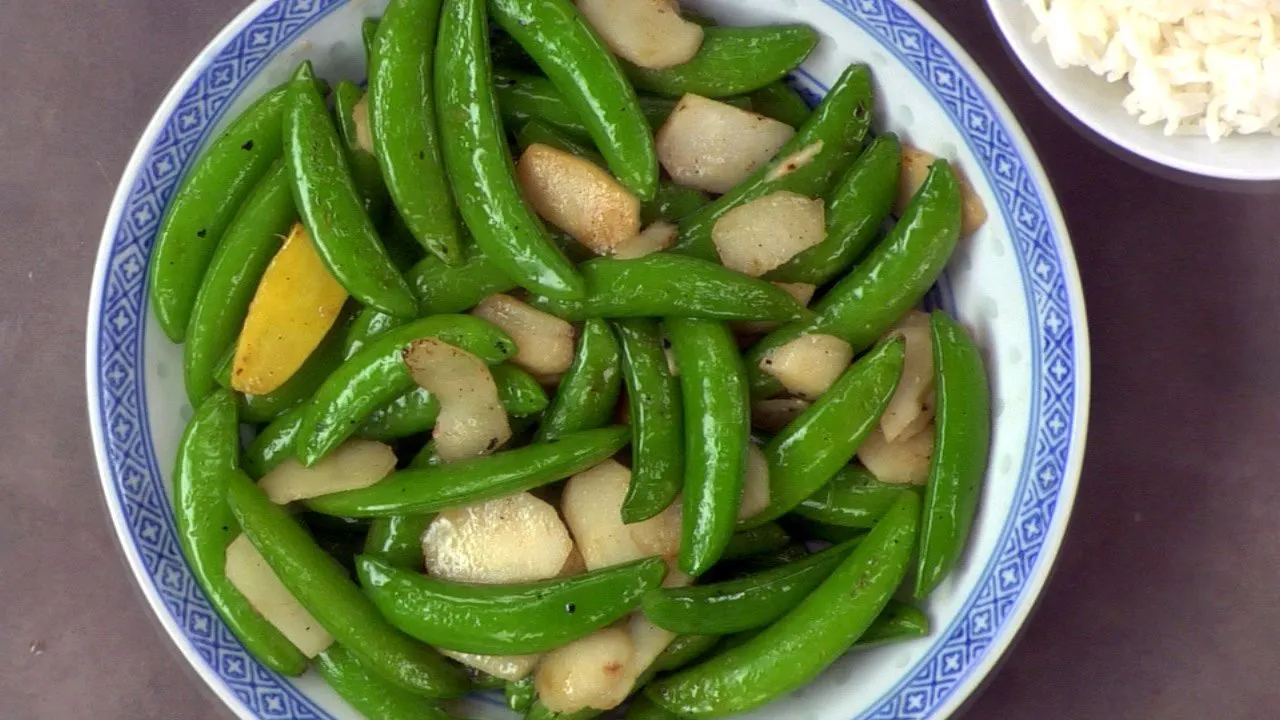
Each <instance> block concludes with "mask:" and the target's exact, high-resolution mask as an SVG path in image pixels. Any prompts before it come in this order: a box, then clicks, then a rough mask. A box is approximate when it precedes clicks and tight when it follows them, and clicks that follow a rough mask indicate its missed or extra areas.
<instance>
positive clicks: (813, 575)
mask: <svg viewBox="0 0 1280 720" xmlns="http://www.w3.org/2000/svg"><path fill="white" fill-rule="evenodd" d="M859 541H860V539H859V540H850V541H847V542H844V543H841V544H839V545H834V546H832V547H829V548H827V549H826V550H823V551H822V552H819V553H816V554H813V555H810V556H808V557H806V558H804V559H803V560H799V561H797V562H794V563H791V564H789V565H783V566H782V567H780V568H776V569H774V570H766V571H765V572H762V573H757V574H754V575H748V576H747V577H744V578H740V579H736V580H727V581H725V582H719V583H712V584H710V585H692V586H689V587H681V588H661V589H658V590H651V591H649V592H648V593H646V594H645V596H644V615H645V617H647V618H649V619H650V620H651V621H653V623H654V624H655V625H657V626H658V627H661V628H665V629H667V630H670V631H671V632H676V633H684V634H688V635H730V634H732V633H737V632H742V631H744V630H751V629H754V628H758V627H764V626H765V625H768V624H769V623H772V622H773V621H774V620H777V619H778V618H780V617H782V616H783V615H785V614H787V612H789V611H790V610H791V609H792V608H794V607H795V606H796V605H799V604H800V601H801V600H803V599H804V598H805V596H806V595H808V594H809V592H810V591H812V590H813V589H814V588H816V587H818V585H820V584H821V583H822V581H823V580H826V579H827V576H828V575H830V574H831V573H832V572H833V571H834V570H835V569H836V566H837V565H839V564H840V562H841V561H843V560H844V559H845V557H846V556H847V555H848V554H849V552H850V551H851V550H852V549H853V548H854V547H855V546H857V544H858V542H859Z"/></svg>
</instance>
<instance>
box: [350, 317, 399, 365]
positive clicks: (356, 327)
mask: <svg viewBox="0 0 1280 720" xmlns="http://www.w3.org/2000/svg"><path fill="white" fill-rule="evenodd" d="M407 322H409V321H408V320H406V319H404V318H398V317H394V316H392V315H388V314H386V313H384V312H382V311H381V310H378V309H377V308H372V307H363V308H360V312H358V313H356V316H355V319H353V320H352V321H351V324H350V326H349V327H348V328H347V332H346V335H345V337H343V339H342V359H343V360H346V359H347V358H349V357H351V356H352V355H355V354H356V353H357V352H359V351H360V350H361V349H362V348H364V346H365V345H368V344H369V342H370V341H371V340H373V339H374V338H376V337H378V336H379V335H381V334H383V333H385V332H387V331H388V330H394V329H395V328H398V327H400V326H401V325H404V324H405V323H407Z"/></svg>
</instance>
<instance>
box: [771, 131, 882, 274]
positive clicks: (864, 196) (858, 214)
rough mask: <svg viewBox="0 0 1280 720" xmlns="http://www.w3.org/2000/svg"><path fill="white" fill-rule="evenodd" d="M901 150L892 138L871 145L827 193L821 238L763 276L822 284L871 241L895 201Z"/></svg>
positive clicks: (876, 141) (850, 263)
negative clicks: (828, 193)
mask: <svg viewBox="0 0 1280 720" xmlns="http://www.w3.org/2000/svg"><path fill="white" fill-rule="evenodd" d="M901 168H902V145H901V143H899V142H898V138H897V137H895V136H893V135H892V134H885V135H881V136H880V137H877V138H876V139H874V140H872V141H871V142H870V143H869V144H868V145H867V149H866V150H864V151H863V153H862V154H861V155H859V156H858V159H857V160H854V161H853V165H850V166H849V170H848V172H846V173H845V174H844V177H843V178H841V179H840V182H839V183H838V184H837V185H836V187H835V189H834V190H832V191H831V195H830V197H829V199H828V202H827V206H826V223H827V235H826V238H825V239H824V240H823V241H822V242H820V243H818V244H817V245H815V246H813V247H811V248H809V249H808V250H805V251H803V252H801V253H800V254H799V255H796V256H795V257H793V258H791V259H790V260H788V261H787V263H786V264H785V265H783V266H782V267H780V268H777V269H776V270H773V271H772V272H770V273H769V274H768V275H766V277H767V278H768V279H770V280H772V281H774V282H803V283H809V284H811V285H826V284H827V283H828V282H829V281H831V280H832V279H833V278H835V277H836V276H838V275H840V273H842V272H844V271H845V270H847V269H848V268H849V266H850V265H852V264H853V263H854V261H855V260H857V259H858V256H859V255H861V254H862V251H864V250H866V249H867V246H868V245H869V244H870V243H871V241H872V240H874V239H875V237H876V233H878V232H879V230H880V226H881V225H882V224H883V223H884V221H885V218H887V217H889V212H890V211H891V210H892V209H893V203H894V200H895V198H896V196H897V187H898V173H899V171H900V170H901Z"/></svg>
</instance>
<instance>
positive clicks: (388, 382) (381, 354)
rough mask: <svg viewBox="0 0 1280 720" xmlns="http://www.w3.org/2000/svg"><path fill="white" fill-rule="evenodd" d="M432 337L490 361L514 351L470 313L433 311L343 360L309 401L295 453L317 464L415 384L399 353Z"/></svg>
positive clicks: (499, 333) (501, 334) (510, 343)
mask: <svg viewBox="0 0 1280 720" xmlns="http://www.w3.org/2000/svg"><path fill="white" fill-rule="evenodd" d="M426 337H434V338H439V339H440V340H443V341H444V342H446V343H448V344H450V345H453V346H455V347H459V348H461V349H463V350H466V351H467V352H469V353H471V354H473V355H475V356H477V357H479V358H480V359H481V360H484V361H485V362H487V363H490V364H497V363H499V362H501V361H502V360H505V359H506V358H507V357H509V356H511V355H513V354H515V343H514V342H513V341H512V340H511V338H509V337H507V334H506V333H504V332H502V331H501V330H499V329H498V328H496V327H494V326H493V325H490V324H489V323H487V322H485V321H483V320H480V319H478V318H474V317H471V316H470V315H433V316H431V317H428V318H423V319H421V320H415V321H413V322H411V323H409V324H408V325H403V326H401V327H398V328H396V329H394V330H391V331H389V332H386V333H384V334H383V335H381V336H379V337H378V338H377V339H376V340H374V341H372V342H370V343H369V344H368V345H367V346H365V347H364V348H363V349H362V350H360V351H359V352H357V353H356V354H355V355H352V356H351V357H350V358H348V359H347V360H346V361H344V362H343V363H342V364H341V365H340V366H338V369H336V370H334V371H333V373H332V374H331V375H330V376H329V377H328V379H326V380H325V381H324V384H322V385H321V386H320V387H319V389H317V390H316V392H315V395H313V396H312V398H311V400H310V401H309V402H308V403H307V411H306V414H305V415H304V416H303V423H302V427H301V428H299V429H298V436H297V447H296V453H297V455H298V459H299V460H301V461H302V463H303V464H304V465H308V466H310V465H313V464H315V462H316V461H317V460H319V459H320V458H322V457H324V456H325V455H326V454H327V453H328V452H329V451H330V450H332V449H334V448H335V447H337V446H338V445H339V444H340V443H342V441H343V440H346V439H347V438H348V437H349V436H350V435H351V434H352V433H353V432H355V431H356V430H357V429H359V427H360V424H361V423H362V422H364V420H365V418H367V417H368V416H369V413H371V412H373V411H374V410H376V409H378V408H379V407H381V406H383V405H386V404H387V403H389V402H391V401H392V400H395V399H396V398H397V397H399V396H401V395H403V394H404V393H406V392H407V391H409V390H410V389H411V388H412V387H413V384H414V383H413V377H412V376H411V375H410V374H409V369H408V368H407V367H406V366H405V364H404V360H403V358H402V357H401V354H402V352H403V351H404V348H405V346H406V345H408V344H409V343H411V342H413V341H414V340H418V339H420V338H426Z"/></svg>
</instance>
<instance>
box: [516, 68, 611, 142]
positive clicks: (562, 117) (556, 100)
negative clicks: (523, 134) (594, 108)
mask: <svg viewBox="0 0 1280 720" xmlns="http://www.w3.org/2000/svg"><path fill="white" fill-rule="evenodd" d="M493 84H494V88H495V92H496V93H497V97H498V107H499V112H500V113H501V115H502V121H503V122H504V123H506V125H507V129H508V130H511V131H513V132H514V131H517V130H519V129H520V128H521V127H523V126H524V125H525V124H526V123H528V122H530V121H532V120H537V121H539V122H542V123H546V124H547V125H550V126H551V127H554V128H557V129H558V130H560V131H562V132H565V133H569V134H571V135H573V136H574V137H575V138H577V139H579V140H580V141H584V140H585V141H589V140H590V138H591V134H590V133H589V132H587V126H586V125H583V124H582V119H581V118H579V117H578V113H577V112H576V111H575V110H574V109H573V108H571V107H569V104H568V103H566V102H565V101H564V96H563V95H561V94H560V91H559V90H557V89H556V86H555V85H553V84H552V83H551V81H550V80H548V79H546V78H544V77H542V76H541V75H530V74H528V73H523V72H519V71H516V70H509V69H506V68H498V67H495V68H494V69H493Z"/></svg>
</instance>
